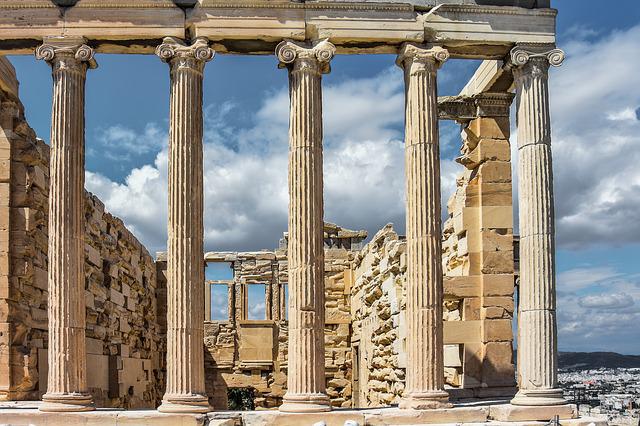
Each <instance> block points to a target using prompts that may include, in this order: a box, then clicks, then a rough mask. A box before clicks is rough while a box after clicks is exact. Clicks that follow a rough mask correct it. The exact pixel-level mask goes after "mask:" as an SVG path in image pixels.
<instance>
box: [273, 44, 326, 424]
mask: <svg viewBox="0 0 640 426" xmlns="http://www.w3.org/2000/svg"><path fill="white" fill-rule="evenodd" d="M334 53H335V46H333V45H332V44H331V43H329V42H328V41H326V40H324V41H321V42H318V43H315V44H314V45H313V46H304V45H299V44H296V43H293V42H291V41H283V42H281V43H280V44H279V45H278V47H277V48H276V56H277V57H278V60H279V61H280V67H283V68H284V67H286V68H287V69H288V70H289V95H290V99H291V111H290V119H289V242H288V251H287V253H288V268H289V360H288V376H287V393H286V394H285V396H284V398H283V401H284V403H283V404H282V406H281V407H280V410H281V411H288V412H313V411H329V410H330V405H329V397H328V396H327V395H326V393H325V391H326V383H325V375H324V223H323V213H324V212H323V198H322V84H321V83H322V74H323V73H328V72H329V61H330V60H331V58H333V55H334Z"/></svg>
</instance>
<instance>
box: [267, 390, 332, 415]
mask: <svg viewBox="0 0 640 426" xmlns="http://www.w3.org/2000/svg"><path fill="white" fill-rule="evenodd" d="M282 401H283V402H282V405H281V406H280V408H279V410H280V411H282V412H283V413H321V412H326V411H331V401H330V400H329V397H328V396H327V395H326V394H324V393H307V394H289V393H287V394H285V395H284V397H283V398H282Z"/></svg>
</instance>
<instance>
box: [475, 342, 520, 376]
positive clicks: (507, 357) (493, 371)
mask: <svg viewBox="0 0 640 426" xmlns="http://www.w3.org/2000/svg"><path fill="white" fill-rule="evenodd" d="M482 382H483V383H484V384H485V385H487V386H514V385H515V370H514V365H513V348H512V346H511V342H490V343H487V344H486V345H485V348H484V358H483V360H482Z"/></svg>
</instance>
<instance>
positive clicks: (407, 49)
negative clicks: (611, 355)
mask: <svg viewBox="0 0 640 426" xmlns="http://www.w3.org/2000/svg"><path fill="white" fill-rule="evenodd" d="M447 59H449V51H447V49H445V48H443V47H441V46H430V45H423V46H421V45H418V44H414V43H404V44H403V45H402V46H401V47H400V51H399V52H398V57H397V59H396V64H397V65H398V66H399V67H400V68H404V67H405V66H406V64H407V62H410V63H414V64H423V65H431V68H432V71H435V70H437V69H438V68H439V67H440V66H441V65H442V64H444V63H445V62H446V61H447Z"/></svg>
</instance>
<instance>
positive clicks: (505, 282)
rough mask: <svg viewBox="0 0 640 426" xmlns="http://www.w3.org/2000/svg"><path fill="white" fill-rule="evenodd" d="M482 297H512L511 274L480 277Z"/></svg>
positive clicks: (512, 281) (512, 282) (512, 283)
mask: <svg viewBox="0 0 640 426" xmlns="http://www.w3.org/2000/svg"><path fill="white" fill-rule="evenodd" d="M480 278H481V280H482V290H481V291H482V295H483V296H513V289H514V277H513V275H512V274H496V275H482V276H481V277H480Z"/></svg>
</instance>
